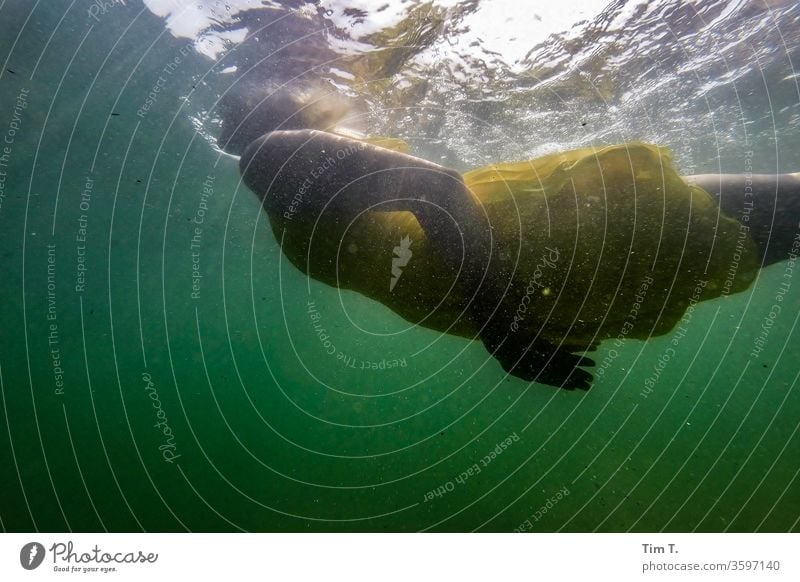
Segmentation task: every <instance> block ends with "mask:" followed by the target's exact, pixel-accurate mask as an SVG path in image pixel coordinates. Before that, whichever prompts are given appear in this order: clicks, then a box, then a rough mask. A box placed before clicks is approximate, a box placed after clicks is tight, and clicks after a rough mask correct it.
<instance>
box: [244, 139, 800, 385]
mask: <svg viewBox="0 0 800 582" xmlns="http://www.w3.org/2000/svg"><path fill="white" fill-rule="evenodd" d="M248 131H250V132H251V135H252V134H253V133H255V132H256V131H260V133H262V135H260V137H258V138H256V139H254V140H253V141H252V142H251V143H250V144H249V145H248V146H247V147H246V148H245V149H244V152H243V154H242V156H241V158H240V170H241V173H242V177H243V180H244V182H245V184H246V185H247V186H248V187H249V188H250V189H251V190H252V191H253V192H254V193H255V194H256V195H257V196H258V197H259V198H260V199H261V201H262V205H263V208H264V210H265V211H266V213H267V216H268V217H269V221H270V224H271V226H272V229H273V232H274V234H275V236H276V238H277V239H278V240H279V241H281V244H282V251H283V252H284V254H285V255H286V256H287V257H288V258H289V260H290V261H291V262H292V263H293V264H294V265H295V266H296V267H297V268H298V269H300V270H301V271H303V272H305V273H306V274H307V275H308V276H310V277H313V278H314V279H317V280H320V281H323V282H325V283H327V284H329V285H332V286H337V287H340V288H345V289H352V290H354V291H357V292H359V293H361V294H363V295H366V296H367V297H370V298H372V299H375V300H377V301H380V302H381V303H383V304H384V305H386V306H387V307H389V308H391V309H392V310H394V311H395V312H396V313H398V314H399V315H400V316H402V317H403V318H405V319H406V320H408V321H409V322H412V323H415V324H419V325H421V326H424V327H427V328H430V329H433V330H437V331H440V332H444V333H449V334H453V335H457V336H461V337H465V338H469V339H480V340H481V341H483V343H484V345H485V347H486V349H487V350H488V351H489V353H490V354H492V355H493V356H494V357H495V358H496V359H497V360H498V361H499V362H500V364H501V365H502V367H503V368H504V369H505V370H506V371H507V372H509V373H511V374H513V375H515V376H517V377H519V378H522V379H524V380H527V381H536V382H540V383H544V384H550V385H553V386H558V387H561V388H566V389H575V388H578V389H588V388H589V386H590V384H591V381H592V379H593V378H592V375H591V373H590V372H589V371H587V370H586V369H584V367H590V366H592V365H594V362H593V361H592V360H591V359H590V358H588V357H586V356H585V355H584V354H586V353H587V352H591V351H594V350H595V349H596V348H597V346H598V345H599V344H600V342H601V341H603V340H605V339H609V338H631V339H641V340H646V339H648V338H650V337H653V336H658V335H663V334H666V333H668V332H669V331H670V330H672V329H673V328H674V327H675V326H676V325H677V324H678V323H679V322H680V321H681V318H683V317H684V314H685V312H686V310H687V308H688V307H689V306H693V305H694V304H695V303H697V302H698V301H702V300H707V299H712V298H714V297H719V296H722V295H727V294H729V293H736V292H740V291H743V290H745V289H746V288H747V287H748V286H749V285H750V283H751V282H752V281H753V279H754V278H755V276H756V275H757V272H758V269H759V268H761V267H764V266H767V265H769V264H772V263H775V262H777V261H781V260H785V259H787V258H789V256H790V253H791V254H792V255H795V254H797V253H798V250H800V232H798V222H799V221H800V178H799V177H798V175H796V174H781V175H709V174H706V175H699V176H687V177H685V178H682V177H680V176H679V175H678V174H677V172H676V171H675V170H674V169H673V167H672V164H671V160H670V155H669V152H668V151H667V150H665V149H663V148H659V147H656V146H652V145H648V144H642V143H631V144H625V145H618V146H609V147H598V148H585V149H581V150H575V151H568V152H563V153H559V154H553V155H549V156H545V157H542V158H537V159H535V160H529V161H525V162H519V163H511V164H496V165H493V166H489V167H486V168H481V169H478V170H474V171H471V172H468V173H466V174H464V175H463V176H462V175H461V174H459V173H458V172H456V171H454V170H451V169H448V168H445V167H442V166H439V165H437V164H434V163H432V162H428V161H426V160H423V159H420V158H416V157H413V156H410V155H407V154H405V153H402V152H398V151H394V150H392V149H389V148H386V147H380V146H376V145H373V144H370V143H366V142H365V141H362V140H358V139H353V138H350V137H344V136H341V135H337V134H335V133H330V132H325V131H317V130H313V129H297V130H290V131H284V130H274V127H270V126H260V127H258V128H255V129H254V128H249V129H248ZM402 241H406V242H405V243H404V242H402ZM398 249H400V250H401V254H398V252H397V251H398ZM401 262H402V263H404V264H403V266H402V268H400V263H401ZM398 271H401V273H400V272H398ZM381 273H385V274H386V277H383V276H381V275H380V274H381Z"/></svg>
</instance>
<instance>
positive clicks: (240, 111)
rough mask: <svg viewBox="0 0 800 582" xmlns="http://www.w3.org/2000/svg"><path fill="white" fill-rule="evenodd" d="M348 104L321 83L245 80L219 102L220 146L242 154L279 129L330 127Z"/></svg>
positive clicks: (337, 120) (325, 128) (345, 110)
mask: <svg viewBox="0 0 800 582" xmlns="http://www.w3.org/2000/svg"><path fill="white" fill-rule="evenodd" d="M347 109H348V108H347V105H346V104H345V103H344V101H343V100H342V99H341V98H338V97H335V96H333V94H332V93H331V92H326V91H324V90H323V89H322V88H320V87H314V86H310V85H304V86H302V87H287V86H283V87H280V86H278V87H275V86H267V85H256V84H254V83H241V84H239V85H236V86H234V87H233V88H232V89H231V90H229V91H228V92H227V93H226V94H225V96H224V97H222V99H220V102H219V115H220V117H221V118H222V131H221V132H220V135H219V140H218V142H219V146H220V147H221V148H222V149H223V150H224V151H226V152H228V153H231V154H235V155H241V154H242V152H243V151H244V150H245V148H247V146H248V145H249V144H250V143H252V142H253V141H254V140H256V139H257V138H259V137H261V136H262V135H264V134H266V133H269V132H271V131H275V130H296V129H321V130H329V129H332V128H333V126H335V125H336V124H337V122H339V121H340V120H341V119H342V118H343V117H344V116H345V115H346V113H347Z"/></svg>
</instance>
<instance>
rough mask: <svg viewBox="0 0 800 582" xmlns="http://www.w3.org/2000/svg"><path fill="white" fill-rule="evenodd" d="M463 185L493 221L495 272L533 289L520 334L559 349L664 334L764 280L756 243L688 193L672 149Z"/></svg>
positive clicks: (543, 164)
mask: <svg viewBox="0 0 800 582" xmlns="http://www.w3.org/2000/svg"><path fill="white" fill-rule="evenodd" d="M464 179H465V182H466V183H467V185H468V187H469V188H470V189H471V190H472V191H473V193H474V194H475V195H476V196H477V197H478V198H479V199H480V200H481V202H482V203H483V204H484V206H485V208H486V209H487V212H488V214H489V216H490V217H491V219H492V222H493V226H494V232H495V233H497V239H498V245H497V246H498V248H499V249H501V252H499V253H498V254H497V258H498V262H499V268H500V269H502V270H504V271H505V272H508V271H510V270H513V269H514V268H515V267H516V270H517V274H516V277H515V284H514V288H515V289H517V290H518V289H520V288H521V287H528V285H529V284H530V283H531V281H533V282H534V284H533V285H531V286H530V288H532V289H534V293H533V294H532V296H531V298H530V301H531V306H532V309H531V310H530V311H531V312H529V313H525V314H524V318H523V320H522V322H520V326H522V325H525V326H527V329H528V330H530V329H536V330H538V329H540V328H541V329H542V331H543V335H544V337H545V338H546V339H549V340H551V341H553V342H565V343H566V344H567V345H572V346H574V347H575V348H576V349H586V348H589V347H591V346H592V345H594V344H596V343H597V341H598V340H602V339H605V338H607V337H616V336H619V335H620V334H622V335H623V336H625V337H632V338H641V339H645V338H647V337H649V336H650V335H659V334H663V333H667V332H668V331H669V330H670V329H672V328H673V327H674V326H675V325H676V324H677V323H678V321H679V320H680V319H681V317H682V316H683V314H684V312H685V309H686V307H687V306H688V305H689V304H690V303H691V302H692V301H693V300H697V299H710V298H713V297H718V296H719V295H720V294H721V293H722V291H723V289H727V290H729V292H737V291H741V290H744V289H746V288H747V286H748V285H749V284H750V282H751V281H752V280H753V278H754V277H755V275H756V273H757V271H758V264H759V261H758V250H757V247H756V245H755V243H754V242H753V241H752V240H751V239H750V237H749V235H748V234H747V233H746V232H744V231H742V230H741V229H740V224H739V222H738V221H736V220H735V219H733V218H729V217H727V216H725V215H723V214H721V212H720V210H719V206H718V205H717V203H716V202H715V201H714V200H713V198H712V197H711V196H710V195H709V194H708V193H707V192H705V191H704V190H701V189H700V188H697V187H690V186H688V185H687V184H686V183H685V182H684V180H683V179H682V178H681V177H680V176H679V175H678V174H677V172H676V171H675V169H674V168H673V166H672V160H671V156H670V153H669V151H668V150H666V149H665V148H659V147H656V146H653V145H648V144H641V143H632V144H627V145H618V146H610V147H603V148H585V149H580V150H574V151H569V152H563V153H558V154H553V155H549V156H545V157H542V158H537V159H535V160H531V161H528V162H521V163H512V164H497V165H494V166H490V167H488V168H482V169H479V170H474V171H472V172H469V173H467V174H466V175H465V176H464ZM545 249H555V250H557V253H550V254H548V253H547V252H545ZM554 254H557V255H558V257H559V258H558V260H557V261H553V256H552V255H554ZM517 256H519V261H517V260H516V257H517ZM545 258H547V261H545V260H544V259H545ZM553 263H557V264H556V265H555V267H551V266H549V265H551V264H553ZM537 267H538V274H537ZM511 295H512V296H514V297H515V299H516V300H520V301H521V297H520V296H519V293H517V294H516V295H514V294H513V293H512V294H511ZM515 308H516V307H515ZM626 322H627V323H626ZM631 326H633V327H631ZM595 334H597V335H596V336H595ZM593 337H595V339H594V340H592V338H593Z"/></svg>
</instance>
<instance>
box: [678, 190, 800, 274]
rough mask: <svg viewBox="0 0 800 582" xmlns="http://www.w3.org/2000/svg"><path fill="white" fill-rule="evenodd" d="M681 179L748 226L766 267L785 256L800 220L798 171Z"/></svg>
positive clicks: (784, 258)
mask: <svg viewBox="0 0 800 582" xmlns="http://www.w3.org/2000/svg"><path fill="white" fill-rule="evenodd" d="M684 179H685V180H686V181H687V182H688V183H689V184H692V185H694V186H699V187H700V188H702V189H703V190H705V191H706V192H708V193H709V194H711V195H712V196H713V197H714V198H715V199H716V200H717V202H719V205H720V208H721V209H722V211H723V212H724V213H725V214H727V215H728V216H732V217H734V218H736V219H737V220H739V222H741V223H742V224H743V225H745V226H747V227H749V229H750V235H751V236H752V237H753V240H754V241H755V242H756V244H758V246H759V248H760V249H761V258H762V260H763V264H764V266H765V267H766V266H767V265H771V264H773V263H777V262H779V261H783V260H786V258H787V255H788V253H789V251H790V249H791V247H792V242H793V241H794V239H795V236H796V235H797V234H798V225H799V224H800V174H699V175H696V176H685V177H684Z"/></svg>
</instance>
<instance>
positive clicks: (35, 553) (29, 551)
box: [19, 542, 45, 570]
mask: <svg viewBox="0 0 800 582" xmlns="http://www.w3.org/2000/svg"><path fill="white" fill-rule="evenodd" d="M44 553H45V552H44V546H43V545H42V544H40V543H39V542H29V543H27V544H25V545H24V546H22V549H21V550H20V551H19V563H20V564H22V567H23V568H25V569H26V570H35V569H36V568H38V567H39V566H40V565H41V564H42V562H43V561H44Z"/></svg>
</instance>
